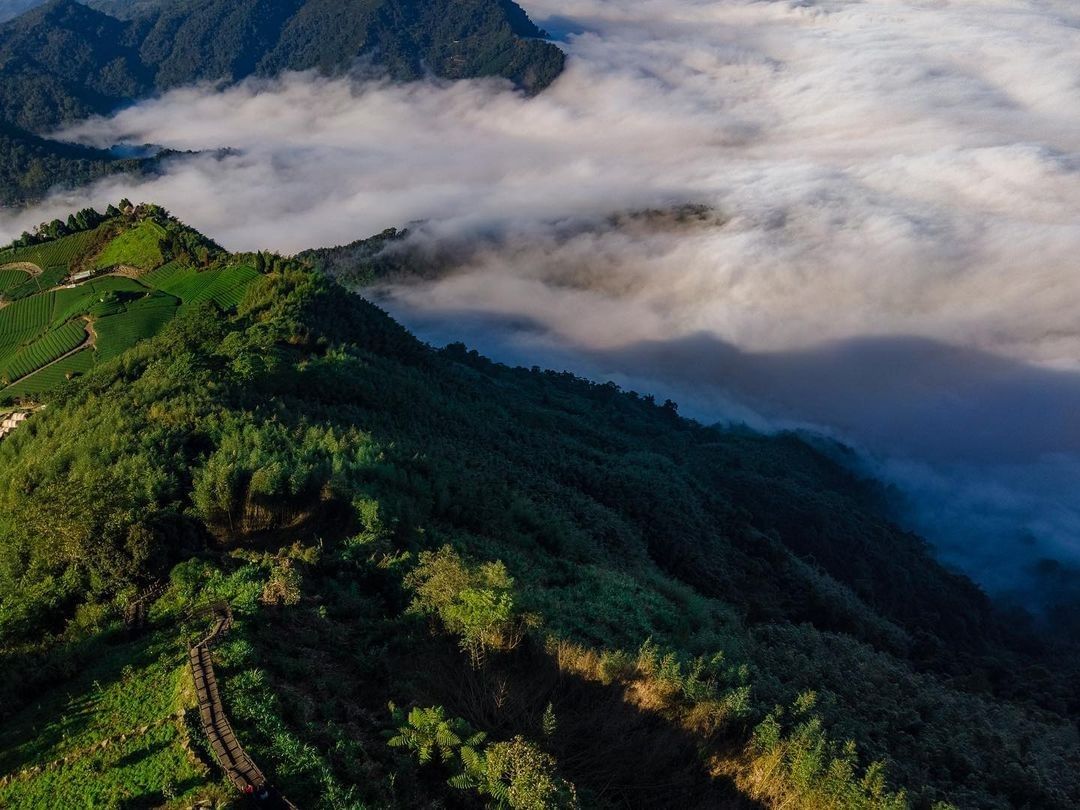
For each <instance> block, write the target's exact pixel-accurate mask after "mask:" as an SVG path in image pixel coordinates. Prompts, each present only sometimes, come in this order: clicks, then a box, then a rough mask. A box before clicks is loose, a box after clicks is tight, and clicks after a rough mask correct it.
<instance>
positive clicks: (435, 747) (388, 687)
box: [0, 209, 1080, 808]
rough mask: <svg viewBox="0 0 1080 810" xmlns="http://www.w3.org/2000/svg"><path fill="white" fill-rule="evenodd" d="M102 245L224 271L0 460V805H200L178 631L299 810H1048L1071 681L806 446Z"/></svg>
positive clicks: (373, 316)
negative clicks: (153, 590) (215, 638)
mask: <svg viewBox="0 0 1080 810" xmlns="http://www.w3.org/2000/svg"><path fill="white" fill-rule="evenodd" d="M110 221H112V222H114V223H115V225H114V227H117V228H120V229H121V231H122V232H121V233H119V235H113V237H112V241H111V242H110V243H109V244H110V245H113V244H116V243H117V242H118V240H119V247H116V248H115V250H116V251H121V250H123V251H127V253H128V254H130V252H131V251H133V250H137V249H138V250H142V249H143V248H146V246H147V245H148V244H149V243H148V242H147V240H146V239H145V238H144V236H143V235H142V234H143V233H144V232H145V231H147V230H153V229H154V228H160V229H161V230H162V231H163V232H166V233H172V234H173V236H172V237H171V240H172V241H168V240H164V238H159V239H158V242H157V244H158V245H159V246H160V245H167V244H173V243H175V244H178V245H182V244H189V245H191V246H193V249H192V251H191V255H192V256H195V257H197V254H198V253H199V250H198V246H199V245H202V246H203V247H204V248H205V249H206V250H207V255H206V258H207V260H208V261H210V262H211V263H215V262H216V263H218V264H221V265H222V266H224V265H228V264H236V263H238V262H240V260H241V258H242V259H243V262H244V263H247V264H249V265H250V266H251V267H252V268H253V269H254V272H255V273H257V275H256V276H255V277H254V278H253V280H252V281H251V283H250V284H249V285H248V286H247V288H246V292H245V293H244V294H243V297H242V300H239V301H238V302H236V306H235V309H233V308H231V306H226V307H223V306H222V305H221V304H220V303H218V302H216V301H215V299H213V298H212V297H207V298H205V299H204V300H203V301H202V303H198V302H195V303H193V304H192V305H188V306H184V307H182V308H180V309H179V310H178V311H177V312H176V314H175V316H174V317H172V318H171V319H170V320H169V321H168V323H166V324H164V325H163V326H162V328H161V330H160V332H159V333H158V334H157V335H156V337H152V338H149V339H147V340H144V341H142V342H140V343H139V344H138V345H136V346H135V347H134V348H132V349H129V350H128V351H126V352H124V353H123V354H121V355H120V356H118V357H116V358H115V359H113V360H111V361H108V362H104V363H100V364H97V365H95V366H94V367H93V368H91V369H88V370H87V372H86V373H85V374H84V375H83V376H82V377H80V378H78V379H75V380H72V381H69V382H66V383H65V382H60V383H59V384H58V387H56V388H55V389H53V390H52V392H51V393H47V394H44V395H36V396H35V397H34V399H35V402H34V403H33V404H34V405H44V406H45V407H44V408H43V409H40V410H38V411H36V412H35V413H34V414H33V415H32V416H31V417H30V418H29V420H28V421H26V422H25V423H24V424H23V425H22V426H20V427H19V428H18V429H17V430H16V431H15V432H14V433H12V434H11V435H10V436H9V437H8V438H6V439H4V440H3V441H2V442H0V644H2V653H0V656H2V657H0V669H2V670H3V673H2V674H3V677H2V678H0V684H2V687H0V689H2V690H3V691H2V693H0V714H2V718H3V720H2V723H0V725H2V729H3V730H2V731H0V776H2V778H0V804H3V805H4V806H6V807H45V806H57V804H59V805H61V806H75V805H81V804H85V803H86V802H87V801H90V802H91V803H92V804H95V806H117V807H120V806H124V807H135V806H139V807H142V806H155V805H164V806H168V807H176V808H179V807H187V806H190V804H191V803H192V801H194V800H195V799H197V798H207V799H212V798H215V797H217V798H224V797H226V796H227V795H228V791H229V788H228V786H227V783H226V781H225V780H224V777H223V776H222V773H221V771H220V770H219V769H218V768H217V766H216V765H215V762H214V759H213V757H212V756H211V754H210V751H209V747H208V744H207V740H206V738H205V737H203V736H201V735H202V731H201V728H200V723H199V718H198V712H197V711H195V710H194V706H195V695H194V692H193V688H192V684H191V675H190V673H189V670H188V668H187V664H186V661H187V652H186V649H187V644H188V643H193V642H194V641H196V640H198V639H200V638H202V637H204V636H206V634H207V632H208V628H209V625H208V619H207V618H206V615H205V614H201V613H199V612H198V611H193V608H196V607H198V606H199V605H205V604H206V603H207V602H210V601H224V602H226V603H228V604H229V605H230V606H231V609H232V613H233V615H234V617H235V619H236V623H235V625H234V626H233V627H232V629H231V630H230V631H229V635H228V636H227V638H226V640H224V641H222V642H221V643H220V645H219V646H218V647H216V648H215V649H214V652H213V656H214V659H215V666H216V667H217V669H218V678H219V680H220V682H221V690H222V695H223V701H224V705H225V707H226V710H227V711H228V712H229V713H230V716H231V720H232V724H233V727H234V728H235V730H236V734H237V736H238V738H239V740H240V742H241V743H242V744H243V746H244V748H245V749H246V750H247V751H248V752H249V753H250V754H251V756H252V757H253V758H254V759H255V760H256V761H257V762H258V763H259V766H260V767H261V768H262V770H263V771H264V772H266V774H267V776H268V777H269V778H270V779H271V780H272V781H273V783H274V784H275V785H276V786H277V787H278V788H279V789H281V790H282V791H283V792H284V793H285V794H286V795H287V796H288V797H289V798H290V799H291V800H292V801H294V802H296V803H297V804H298V805H299V806H301V807H304V808H316V807H357V806H365V807H367V806H370V807H410V808H411V807H421V806H460V807H472V806H476V807H479V806H485V805H491V806H499V805H501V806H506V807H514V808H539V807H573V806H581V807H601V808H602V807H670V806H686V807H702V808H704V807H710V808H715V807H773V806H775V807H780V806H783V807H798V808H821V807H838V808H839V807H888V808H894V807H895V808H899V807H908V806H911V807H920V808H930V807H931V806H938V807H941V806H944V805H936V804H935V803H940V802H950V803H951V804H952V805H954V806H957V807H988V808H1008V807H1020V806H1026V807H1032V808H1035V807H1039V808H1070V807H1075V806H1077V803H1078V802H1080V776H1078V774H1080V769H1078V768H1077V765H1078V763H1080V740H1078V738H1077V730H1076V719H1077V712H1078V709H1080V701H1078V692H1077V683H1078V681H1077V679H1076V677H1075V675H1076V668H1075V663H1074V662H1075V657H1074V656H1075V654H1074V651H1070V650H1065V649H1049V648H1046V647H1044V646H1042V644H1041V643H1040V642H1039V641H1038V639H1037V638H1036V637H1035V636H1034V635H1033V634H1032V633H1030V632H1029V631H1028V628H1027V626H1026V625H1025V624H1024V623H1023V619H1022V617H1002V616H999V615H998V614H997V613H996V612H995V610H994V608H993V606H992V605H991V604H990V603H989V602H988V600H987V599H986V598H985V597H984V596H983V595H982V594H981V593H980V592H979V590H978V589H977V588H976V587H975V586H974V585H973V584H972V583H971V582H969V581H968V580H966V579H965V578H963V577H961V576H959V575H956V574H953V573H950V572H948V571H946V570H944V569H943V568H942V567H940V566H939V565H938V564H937V563H936V562H934V560H933V559H932V557H931V555H930V553H929V550H928V549H927V547H926V545H925V543H924V542H923V541H922V540H920V539H919V538H918V537H915V536H913V535H911V534H909V533H906V532H904V531H901V530H900V529H898V528H897V527H896V526H895V525H893V524H892V523H890V522H889V520H887V519H886V518H885V517H883V508H882V495H881V493H880V492H879V491H878V489H877V487H876V486H875V485H874V484H873V483H872V482H867V481H862V480H859V479H857V478H855V477H854V476H852V475H851V474H850V473H849V472H847V471H846V470H845V469H843V468H842V467H840V466H838V465H837V464H836V463H835V462H834V461H832V460H830V459H829V457H827V456H826V455H824V454H822V452H819V450H818V449H815V447H814V445H813V443H811V442H809V441H808V440H807V438H806V437H800V436H796V435H780V436H771V437H770V436H763V435H758V434H755V433H752V432H749V431H746V430H738V429H720V428H715V427H706V426H702V425H699V424H696V423H693V422H690V421H687V420H685V419H682V418H681V417H680V416H679V415H678V412H677V407H676V406H675V405H674V403H656V402H654V401H653V400H652V399H650V398H649V397H647V396H640V395H637V394H633V393H629V392H624V391H620V390H619V389H618V388H617V387H615V386H614V385H611V384H596V383H592V382H588V381H585V380H581V379H578V378H575V377H573V376H571V375H569V374H560V373H556V372H550V371H542V370H540V369H532V370H529V369H512V368H507V367H504V366H501V365H498V364H495V363H492V362H490V361H488V360H485V359H484V358H483V357H480V356H478V355H476V354H475V353H472V352H469V351H468V350H467V349H466V347H464V346H460V345H455V346H450V347H448V348H447V349H445V350H442V351H435V350H433V349H431V348H430V347H427V346H425V345H423V344H421V343H419V342H417V341H416V340H415V339H414V338H413V337H412V336H411V335H409V334H408V333H407V332H406V331H405V330H404V329H403V328H402V327H401V326H399V325H398V324H396V323H395V322H394V321H393V320H391V319H390V318H389V317H388V316H387V315H386V314H385V313H383V312H382V311H380V310H379V309H377V308H376V307H374V306H373V305H371V304H369V303H367V302H366V301H364V300H363V299H362V298H360V297H358V296H357V295H355V294H353V293H350V292H347V291H346V290H344V289H343V288H341V287H339V286H337V285H336V284H335V283H334V282H333V281H331V280H329V279H328V278H327V277H326V276H325V275H323V274H322V273H321V272H319V271H316V270H313V269H311V267H310V265H309V264H308V263H307V262H305V261H300V260H289V259H283V258H280V257H276V256H269V255H259V256H250V257H229V256H227V255H226V254H223V253H220V252H218V251H217V248H216V246H213V244H212V243H210V242H208V241H206V240H203V239H201V238H200V237H199V236H198V235H196V234H193V233H191V232H190V231H187V230H186V229H183V228H182V227H181V226H180V225H179V223H176V222H175V221H173V220H170V219H168V218H167V217H165V215H164V213H163V212H160V211H157V210H155V209H142V210H141V213H140V212H138V211H132V212H131V213H128V214H119V215H118V218H116V217H114V219H113V220H110ZM147 222H149V223H150V225H147V224H146V223H147ZM97 227H101V226H97ZM139 229H142V230H141V231H140V230H139ZM129 232H130V233H132V234H134V235H132V236H129V237H125V236H124V234H125V233H129ZM155 233H156V231H155ZM185 234H186V236H185ZM391 237H392V234H387V235H384V237H383V238H384V239H387V238H391ZM68 238H70V237H68ZM42 244H43V245H45V246H47V245H48V244H50V243H49V242H45V243H42ZM39 249H40V248H39ZM126 255H127V254H126ZM160 258H164V257H163V256H162V257H160ZM158 260H159V257H157V256H155V257H154V259H153V261H154V262H157V261H158ZM101 261H107V258H106V259H102V260H101ZM229 303H230V304H231V303H232V302H229ZM0 311H2V310H0ZM16 404H18V403H16ZM29 404H30V403H23V407H28V406H29ZM842 452H843V451H842V449H840V448H835V447H834V448H830V455H837V454H842ZM157 581H160V582H161V583H163V585H164V591H163V593H161V594H160V597H159V598H157V597H156V601H155V602H154V603H153V604H152V606H151V608H150V610H149V626H148V627H146V628H144V629H141V630H138V631H135V630H128V631H124V630H123V629H122V626H121V616H122V614H123V612H124V606H125V605H128V604H130V603H131V601H132V599H133V596H134V594H135V593H136V592H138V591H139V590H141V589H142V588H144V587H145V586H147V585H149V584H151V583H154V582H157ZM139 729H145V730H144V731H142V732H140V733H138V734H135V733H133V730H139ZM848 741H851V742H850V744H849V743H848Z"/></svg>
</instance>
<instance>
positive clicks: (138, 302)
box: [0, 204, 265, 402]
mask: <svg viewBox="0 0 1080 810" xmlns="http://www.w3.org/2000/svg"><path fill="white" fill-rule="evenodd" d="M123 207H124V208H125V210H126V211H127V212H128V213H126V214H122V213H121V212H120V211H119V210H118V209H115V208H113V209H110V211H109V212H108V214H106V215H101V214H98V213H97V212H96V211H93V210H90V209H87V210H85V211H81V212H79V214H78V216H77V217H76V216H73V217H72V218H71V219H70V220H69V221H68V222H67V223H63V222H60V221H59V220H57V221H55V222H53V223H49V224H48V225H46V226H44V228H43V231H42V233H38V234H26V235H24V236H23V237H22V238H21V239H20V240H19V241H18V243H17V244H16V245H14V246H12V247H9V248H7V249H5V250H3V251H0V260H4V261H6V262H7V263H26V264H27V265H33V266H35V267H38V266H45V267H48V268H49V269H47V270H45V271H44V272H41V273H39V274H37V275H35V276H33V277H32V278H30V277H29V275H28V274H27V273H26V272H25V271H16V272H18V273H19V274H20V275H21V276H22V278H23V279H29V280H24V282H23V283H22V284H18V285H16V286H13V287H10V288H9V289H8V290H7V291H6V292H5V293H4V295H5V298H7V299H8V300H10V301H12V303H11V304H10V305H8V306H6V307H3V308H2V309H0V401H6V402H13V401H16V400H18V399H24V398H28V397H36V396H40V395H41V394H43V393H46V392H47V391H50V390H52V389H53V388H55V387H56V386H59V385H61V384H62V383H64V382H66V381H67V380H69V379H71V378H73V377H74V376H78V375H79V374H81V373H84V372H85V371H87V370H88V369H89V368H90V367H91V366H92V365H93V364H94V363H105V362H108V361H109V360H111V359H113V358H114V357H117V356H119V355H120V354H123V352H125V351H126V350H127V349H129V348H131V347H132V346H134V345H135V344H136V343H138V342H139V341H140V340H144V339H146V338H150V337H153V336H154V335H156V334H157V333H158V332H160V331H161V330H162V328H164V326H165V324H166V323H168V321H169V320H170V319H171V318H173V317H174V316H175V315H176V313H177V311H178V308H179V306H180V305H181V303H183V304H185V305H196V304H199V303H202V302H212V303H213V304H214V305H215V306H217V307H219V308H221V309H224V310H229V309H235V308H236V307H237V305H238V304H239V303H240V302H241V301H242V300H243V297H244V295H245V293H246V292H247V289H248V288H249V287H250V286H251V284H252V283H253V282H254V281H255V280H256V279H257V278H258V277H259V273H258V271H257V270H255V269H254V268H253V267H252V266H250V265H249V264H242V263H237V262H235V261H233V260H232V259H230V258H228V257H225V256H224V254H222V252H221V251H220V249H219V248H218V247H217V246H216V245H214V244H213V243H212V242H209V241H208V240H206V239H203V238H202V237H201V236H199V235H198V234H194V233H193V232H191V231H189V230H187V229H186V228H183V227H182V226H181V225H180V224H179V223H177V222H175V221H174V220H171V219H170V218H169V217H168V216H167V215H165V213H164V212H163V211H161V210H160V209H157V208H154V207H152V206H149V207H146V208H145V210H136V209H135V208H134V207H133V206H131V205H130V204H125V205H124V206H123ZM80 226H83V227H85V230H81V231H80V230H77V229H78V228H79V227H80ZM45 232H48V233H52V234H54V236H53V237H52V238H49V237H48V236H47V235H45ZM166 255H167V256H168V258H169V262H168V264H163V263H164V262H165V259H166ZM260 261H262V262H263V263H264V264H265V259H260ZM196 264H198V265H199V266H200V267H201V268H202V269H201V271H196V270H195V269H194V267H193V266H194V265H196ZM117 266H121V267H124V268H126V270H125V272H128V273H133V272H134V273H136V274H138V276H139V277H137V278H129V277H124V276H115V275H104V276H98V277H97V278H93V279H90V280H87V281H82V282H80V283H78V284H75V285H74V286H67V287H63V288H57V289H52V288H53V287H54V286H55V285H57V284H59V283H60V282H62V281H63V280H65V279H66V278H67V277H68V276H69V274H70V273H71V272H72V271H84V270H88V271H90V272H93V271H94V270H103V269H109V268H114V267H117ZM152 268H156V269H152ZM142 269H147V270H151V272H148V273H140V270H142ZM77 277H79V276H76V278H77ZM16 280H17V279H16ZM170 280H171V281H173V282H175V293H176V294H169V293H167V292H164V291H162V290H160V289H156V287H158V286H165V287H169V288H170V289H173V287H172V286H170V284H169V283H167V282H169V281H170ZM88 334H89V335H91V336H93V338H94V341H95V343H94V346H93V347H92V348H88V349H87V350H85V351H80V352H78V353H77V354H75V355H72V356H70V357H67V356H65V355H67V354H68V353H69V352H72V351H74V350H75V349H77V348H78V347H79V346H81V345H82V344H83V343H84V342H85V341H86V339H87V335H88ZM54 363H55V367H54V366H53V365H51V364H54Z"/></svg>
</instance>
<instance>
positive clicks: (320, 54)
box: [0, 0, 564, 203]
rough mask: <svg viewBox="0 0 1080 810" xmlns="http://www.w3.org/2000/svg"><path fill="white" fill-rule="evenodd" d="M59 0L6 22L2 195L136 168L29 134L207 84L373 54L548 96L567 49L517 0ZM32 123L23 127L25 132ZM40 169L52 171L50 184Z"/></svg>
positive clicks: (373, 59)
mask: <svg viewBox="0 0 1080 810" xmlns="http://www.w3.org/2000/svg"><path fill="white" fill-rule="evenodd" d="M99 5H100V7H101V8H105V9H108V10H109V11H110V12H113V11H114V10H115V11H116V12H117V13H119V12H125V11H126V12H127V13H123V14H122V16H123V19H121V18H119V17H114V16H111V14H109V13H105V12H103V11H99V10H97V9H94V8H90V7H89V6H87V5H83V4H81V3H78V2H76V0H49V1H48V2H46V3H44V4H42V5H40V6H38V7H36V8H32V9H30V10H29V11H27V12H26V13H25V14H22V15H21V16H19V17H17V18H15V19H13V20H9V21H8V22H6V23H3V24H0V123H3V124H5V125H7V127H8V128H7V129H6V130H5V131H4V132H3V133H0V137H2V138H3V140H2V142H0V145H2V147H3V149H4V155H3V156H4V157H5V158H6V159H5V160H4V161H3V166H4V171H3V174H2V176H0V201H3V202H6V203H11V202H18V201H21V200H25V199H28V198H31V197H34V196H39V195H40V194H41V193H42V192H43V191H44V190H45V189H46V188H48V187H50V186H52V185H66V186H75V185H79V184H80V183H84V182H86V181H87V180H90V179H93V178H94V177H96V176H100V175H101V174H103V173H107V172H117V171H131V170H133V169H138V168H140V164H135V163H132V162H131V161H126V162H125V161H119V160H110V159H108V157H107V156H106V155H105V154H104V153H100V152H95V153H90V152H89V151H87V150H84V152H83V153H81V154H73V151H74V148H73V147H71V146H69V145H65V144H59V143H56V142H55V141H48V140H42V139H33V138H32V136H30V135H29V134H28V133H34V134H35V135H44V134H47V133H48V132H49V131H51V130H53V129H55V128H57V127H59V126H61V125H63V124H66V123H71V122H72V121H76V120H78V119H81V118H85V117H87V116H89V115H93V114H106V113H109V112H111V111H113V110H115V109H116V108H117V107H119V106H121V105H123V104H126V103H129V102H131V101H133V100H136V99H139V98H143V97H146V96H149V95H151V94H153V93H156V92H160V91H164V90H168V89H169V88H173V87H177V86H180V85H185V84H190V83H192V82H197V81H219V80H221V81H227V82H232V81H239V80H241V79H244V78H246V77H248V76H252V75H259V76H271V75H276V74H278V73H280V72H282V71H286V70H310V69H318V70H320V71H323V72H325V73H339V72H344V71H348V70H351V69H353V68H354V67H356V65H357V64H358V60H367V61H368V62H369V63H370V65H371V68H370V69H373V70H377V71H379V72H385V73H387V74H389V75H390V76H391V77H392V78H394V79H399V80H408V79H417V78H421V77H422V76H424V75H427V74H429V73H430V74H434V75H436V76H441V77H444V78H450V79H458V78H469V77H478V76H502V77H505V78H507V79H510V80H511V81H513V82H514V83H515V84H517V85H518V86H519V87H521V88H523V89H524V90H526V91H528V92H539V91H540V90H542V89H543V88H545V87H546V86H547V85H548V84H550V83H551V82H552V81H553V80H554V79H555V77H556V76H558V74H559V73H560V72H561V70H562V67H563V61H564V57H563V54H562V52H561V51H560V50H559V49H558V48H557V47H555V46H554V45H552V44H550V43H547V42H543V41H541V40H540V39H539V37H540V36H542V34H543V32H542V31H540V30H539V29H538V28H537V27H536V26H535V25H533V24H532V22H530V21H529V19H528V17H527V16H526V15H525V13H524V12H523V11H522V10H521V9H520V7H518V6H517V5H515V4H514V3H512V2H509V1H508V0H424V1H423V2H421V1H420V0H350V1H349V2H341V0H332V1H328V0H243V1H242V2H237V0H176V2H168V3H156V2H155V3H134V4H127V3H119V2H111V3H103V4H99ZM20 131H25V132H20ZM42 172H44V173H45V175H46V177H47V179H46V180H43V179H42Z"/></svg>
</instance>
